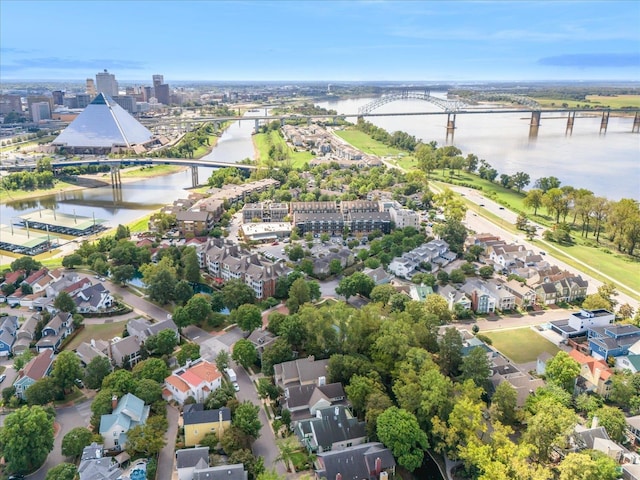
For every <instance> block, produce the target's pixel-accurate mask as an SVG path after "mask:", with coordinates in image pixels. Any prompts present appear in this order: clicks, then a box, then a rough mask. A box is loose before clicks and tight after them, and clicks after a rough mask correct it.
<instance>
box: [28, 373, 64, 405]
mask: <svg viewBox="0 0 640 480" xmlns="http://www.w3.org/2000/svg"><path fill="white" fill-rule="evenodd" d="M25 397H26V400H27V403H28V404H29V405H46V404H47V403H50V402H53V401H54V400H56V399H58V398H61V397H62V389H61V388H60V387H59V386H58V384H57V382H56V381H55V380H54V379H53V378H52V377H43V378H41V379H39V380H37V381H36V382H35V383H33V384H32V385H31V386H30V387H29V388H28V389H27V391H26V392H25Z"/></svg>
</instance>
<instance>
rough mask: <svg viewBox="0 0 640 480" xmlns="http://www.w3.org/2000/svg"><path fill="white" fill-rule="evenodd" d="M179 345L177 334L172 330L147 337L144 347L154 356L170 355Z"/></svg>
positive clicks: (167, 329)
mask: <svg viewBox="0 0 640 480" xmlns="http://www.w3.org/2000/svg"><path fill="white" fill-rule="evenodd" d="M177 344H178V338H177V337H176V332H174V331H173V330H171V329H170V328H166V329H164V330H161V331H159V332H158V333H156V334H155V335H151V336H149V337H147V340H146V341H145V342H144V346H145V348H146V349H147V351H148V352H149V353H152V354H154V355H170V354H172V353H173V350H174V349H175V348H176V345H177Z"/></svg>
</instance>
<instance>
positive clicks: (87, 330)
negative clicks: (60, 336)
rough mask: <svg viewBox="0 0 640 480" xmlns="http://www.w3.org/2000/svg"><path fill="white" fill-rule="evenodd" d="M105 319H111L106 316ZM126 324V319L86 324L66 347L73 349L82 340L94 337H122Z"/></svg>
mask: <svg viewBox="0 0 640 480" xmlns="http://www.w3.org/2000/svg"><path fill="white" fill-rule="evenodd" d="M105 320H109V319H108V318H105ZM126 325H127V322H126V321H122V322H113V323H102V324H100V325H86V326H85V327H84V328H83V329H82V331H81V332H80V333H79V334H78V335H76V336H75V337H74V338H73V340H71V341H70V342H69V344H68V345H67V346H66V347H65V349H66V350H73V349H75V348H77V347H78V345H80V344H81V343H82V342H90V341H91V339H92V338H93V339H94V340H111V339H112V338H113V337H121V336H122V332H123V331H124V327H125V326H126Z"/></svg>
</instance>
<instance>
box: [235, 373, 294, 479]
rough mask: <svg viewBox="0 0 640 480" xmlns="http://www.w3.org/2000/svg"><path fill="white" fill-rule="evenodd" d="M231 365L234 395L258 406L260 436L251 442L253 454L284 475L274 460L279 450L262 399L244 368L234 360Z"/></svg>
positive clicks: (281, 466)
mask: <svg viewBox="0 0 640 480" xmlns="http://www.w3.org/2000/svg"><path fill="white" fill-rule="evenodd" d="M231 366H232V368H233V369H234V370H235V372H236V376H237V382H238V385H239V386H240V391H239V392H238V393H237V395H236V397H237V398H238V400H239V401H240V402H244V401H250V402H251V403H253V404H254V405H257V406H258V407H260V411H259V413H258V416H259V418H260V423H262V428H261V429H260V437H258V439H257V440H256V441H255V442H253V446H252V450H253V455H254V456H256V457H257V456H260V457H263V458H264V465H265V467H267V469H269V468H275V469H276V471H277V472H278V473H279V474H280V475H284V474H286V468H285V466H284V464H283V463H282V462H276V458H278V455H280V450H278V446H277V445H276V438H275V435H274V433H273V430H272V429H271V426H270V424H269V419H268V418H267V414H266V413H265V411H264V408H262V401H261V400H260V398H259V397H258V394H257V392H256V389H255V386H254V384H253V382H252V381H251V378H250V377H249V374H248V373H247V371H246V370H245V369H244V368H242V367H241V366H240V365H237V364H235V363H234V362H231Z"/></svg>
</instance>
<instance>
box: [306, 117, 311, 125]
mask: <svg viewBox="0 0 640 480" xmlns="http://www.w3.org/2000/svg"><path fill="white" fill-rule="evenodd" d="M309 125H311V117H307V127H308V126H309Z"/></svg>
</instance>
